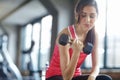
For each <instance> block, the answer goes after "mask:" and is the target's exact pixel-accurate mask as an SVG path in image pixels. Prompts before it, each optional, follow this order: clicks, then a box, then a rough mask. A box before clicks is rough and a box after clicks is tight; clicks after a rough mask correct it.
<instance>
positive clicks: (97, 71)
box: [90, 65, 100, 77]
mask: <svg viewBox="0 0 120 80" xmlns="http://www.w3.org/2000/svg"><path fill="white" fill-rule="evenodd" d="M99 72H100V68H99V66H98V65H97V66H95V67H93V68H92V70H91V74H90V75H91V76H94V77H96V76H97V75H98V74H99Z"/></svg>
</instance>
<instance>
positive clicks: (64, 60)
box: [57, 39, 83, 80]
mask: <svg viewBox="0 0 120 80" xmlns="http://www.w3.org/2000/svg"><path fill="white" fill-rule="evenodd" d="M57 41H58V40H57ZM58 45H59V52H60V67H61V71H62V76H63V79H64V80H71V79H72V77H73V75H74V72H75V68H76V65H77V62H78V58H79V55H80V51H81V50H82V47H83V44H81V42H80V41H78V40H77V39H75V40H73V43H72V45H70V44H67V45H66V46H62V45H60V44H58ZM71 46H72V48H73V54H72V57H71V59H70V55H69V48H70V47H71Z"/></svg>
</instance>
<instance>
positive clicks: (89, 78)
mask: <svg viewBox="0 0 120 80" xmlns="http://www.w3.org/2000/svg"><path fill="white" fill-rule="evenodd" d="M95 79H96V77H95V76H93V75H89V77H88V79H87V80H95Z"/></svg>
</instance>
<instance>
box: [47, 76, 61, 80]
mask: <svg viewBox="0 0 120 80" xmlns="http://www.w3.org/2000/svg"><path fill="white" fill-rule="evenodd" d="M45 80H63V78H62V76H53V77H50V78H47V79H45Z"/></svg>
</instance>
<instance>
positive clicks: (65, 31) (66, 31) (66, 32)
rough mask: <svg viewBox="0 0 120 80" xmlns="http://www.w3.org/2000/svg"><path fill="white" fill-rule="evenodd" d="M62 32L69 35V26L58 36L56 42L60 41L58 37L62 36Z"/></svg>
mask: <svg viewBox="0 0 120 80" xmlns="http://www.w3.org/2000/svg"><path fill="white" fill-rule="evenodd" d="M61 34H67V35H69V31H68V27H66V28H64V29H63V30H62V31H61V32H60V33H59V34H58V36H57V39H56V42H57V43H58V39H59V37H60V36H61Z"/></svg>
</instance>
